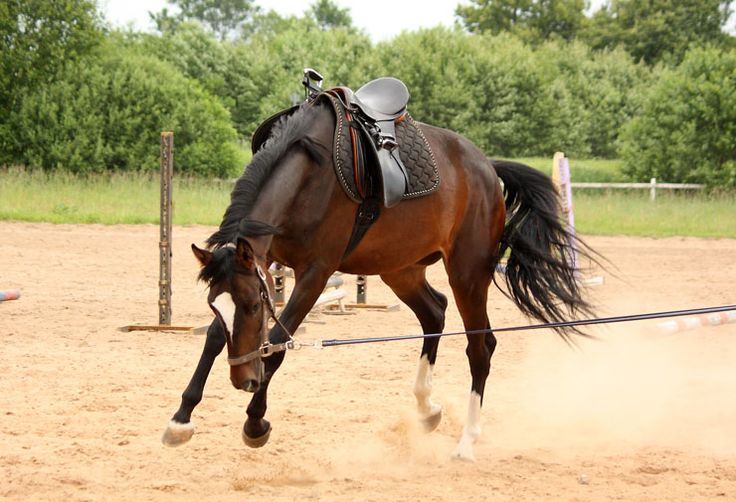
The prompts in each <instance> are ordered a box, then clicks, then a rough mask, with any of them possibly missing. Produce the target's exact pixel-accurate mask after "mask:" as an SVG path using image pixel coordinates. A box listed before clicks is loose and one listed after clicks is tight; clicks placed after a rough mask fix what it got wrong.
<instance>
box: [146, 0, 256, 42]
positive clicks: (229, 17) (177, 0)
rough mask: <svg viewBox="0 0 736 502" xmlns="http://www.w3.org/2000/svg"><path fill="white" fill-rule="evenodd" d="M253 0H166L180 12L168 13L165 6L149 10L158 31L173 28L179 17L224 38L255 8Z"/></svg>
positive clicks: (232, 32)
mask: <svg viewBox="0 0 736 502" xmlns="http://www.w3.org/2000/svg"><path fill="white" fill-rule="evenodd" d="M253 2H254V0H168V3H169V5H172V6H176V7H178V10H179V12H178V13H177V14H174V15H170V14H169V10H168V9H166V8H164V9H163V10H161V12H159V13H156V14H154V13H149V14H150V16H151V18H152V19H153V21H154V22H155V23H156V26H157V27H158V29H159V31H161V32H166V31H172V30H173V31H175V30H176V29H177V27H178V25H179V23H181V22H182V21H198V22H200V23H202V25H203V26H204V27H206V28H207V29H209V30H210V31H211V32H212V33H213V34H214V35H215V36H216V37H217V38H219V39H220V40H225V39H226V38H227V37H228V36H233V35H235V34H237V32H238V30H239V29H240V27H241V26H242V25H243V24H244V23H245V22H246V21H247V20H248V19H250V18H251V17H252V16H253V15H254V14H256V13H257V12H258V7H257V6H255V5H254V3H253Z"/></svg>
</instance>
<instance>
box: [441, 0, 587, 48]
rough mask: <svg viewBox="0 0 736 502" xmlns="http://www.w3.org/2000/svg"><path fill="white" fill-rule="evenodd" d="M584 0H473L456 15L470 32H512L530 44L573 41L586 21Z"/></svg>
mask: <svg viewBox="0 0 736 502" xmlns="http://www.w3.org/2000/svg"><path fill="white" fill-rule="evenodd" d="M585 7H586V5H585V0H472V1H471V4H470V5H463V4H460V5H458V7H457V8H456V9H455V14H456V15H457V16H458V17H459V18H460V19H461V20H462V22H463V25H464V26H465V28H467V29H468V30H469V31H471V32H477V33H491V34H494V35H497V34H499V33H506V32H511V33H514V34H516V35H519V36H521V37H522V38H523V39H524V40H525V41H527V42H529V43H533V44H538V43H542V42H544V41H545V40H550V39H552V38H561V39H563V40H572V39H574V38H575V37H576V35H577V33H578V31H580V29H581V28H582V26H583V24H584V20H585V13H584V10H585Z"/></svg>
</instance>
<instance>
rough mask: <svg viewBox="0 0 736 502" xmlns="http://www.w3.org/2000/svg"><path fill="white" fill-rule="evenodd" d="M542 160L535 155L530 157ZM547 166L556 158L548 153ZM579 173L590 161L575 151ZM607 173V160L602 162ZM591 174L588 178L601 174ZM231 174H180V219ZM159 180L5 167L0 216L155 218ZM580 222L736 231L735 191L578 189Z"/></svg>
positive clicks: (201, 213)
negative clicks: (653, 196) (652, 198)
mask: <svg viewBox="0 0 736 502" xmlns="http://www.w3.org/2000/svg"><path fill="white" fill-rule="evenodd" d="M524 161H525V162H527V163H530V164H532V165H536V162H535V161H534V159H525V160H524ZM542 162H543V164H544V165H543V166H542V167H547V169H549V166H550V164H551V162H550V159H544V160H543V161H542ZM571 164H572V165H571V169H572V172H573V177H575V178H579V177H578V175H577V174H576V173H577V172H578V171H579V168H580V165H583V166H584V165H588V161H576V160H575V159H571ZM597 164H598V163H597V162H595V161H594V162H593V163H592V165H594V166H595V167H596V169H595V170H596V171H599V173H600V174H601V175H603V174H604V172H603V171H605V170H606V169H605V168H606V166H602V167H601V169H597V168H598V167H599V166H598V165H597ZM603 180H604V179H603V178H593V179H590V181H603ZM231 189H232V185H231V184H229V183H227V182H225V181H216V180H207V179H202V178H194V179H188V178H186V177H184V176H175V177H174V198H175V202H176V205H175V208H174V223H175V224H178V225H185V224H202V225H217V224H218V223H219V222H220V221H221V219H222V208H223V207H225V206H227V204H228V202H229V193H230V191H231ZM159 190H160V187H159V181H158V178H157V177H156V176H155V175H154V174H153V173H127V172H126V173H105V174H104V175H87V176H78V175H73V174H70V173H67V172H59V171H54V172H50V173H48V172H39V171H31V170H17V169H9V170H4V169H0V200H2V201H3V204H0V220H22V221H50V222H55V223H104V224H118V223H157V222H158V218H159V204H158V202H159ZM573 197H574V202H575V223H576V226H577V229H578V231H579V232H581V233H585V234H598V235H621V234H627V235H648V236H656V237H662V236H668V235H690V236H698V237H728V238H735V237H736V195H734V194H733V193H731V194H717V195H716V194H709V195H705V194H698V195H684V194H666V193H664V192H662V193H660V192H659V191H658V192H657V200H656V202H651V201H650V200H649V194H648V192H647V191H638V192H634V191H618V190H617V191H608V192H604V193H600V192H597V191H589V190H579V191H578V190H576V191H575V192H574V194H573Z"/></svg>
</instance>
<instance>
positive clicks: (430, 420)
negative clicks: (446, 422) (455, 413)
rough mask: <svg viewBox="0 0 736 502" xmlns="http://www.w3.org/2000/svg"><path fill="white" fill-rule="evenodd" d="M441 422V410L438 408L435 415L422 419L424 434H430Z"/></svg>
mask: <svg viewBox="0 0 736 502" xmlns="http://www.w3.org/2000/svg"><path fill="white" fill-rule="evenodd" d="M441 421H442V408H440V409H439V410H438V411H437V412H436V413H434V414H432V415H427V416H426V417H424V418H422V427H424V432H432V431H433V430H435V429H436V428H437V427H438V426H439V425H440V422H441Z"/></svg>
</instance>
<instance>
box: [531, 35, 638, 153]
mask: <svg viewBox="0 0 736 502" xmlns="http://www.w3.org/2000/svg"><path fill="white" fill-rule="evenodd" d="M535 59H536V61H537V65H539V67H540V69H542V71H543V72H544V73H545V74H546V75H547V76H548V86H547V90H548V92H549V93H550V95H551V98H552V100H553V101H554V103H555V111H554V112H553V114H552V116H551V117H550V127H551V131H550V138H549V139H550V143H549V146H548V148H547V151H556V150H562V151H564V152H566V153H568V154H569V155H572V156H577V157H591V156H593V157H603V158H614V157H616V156H617V153H618V151H617V140H618V136H619V132H620V129H621V126H622V125H623V124H624V123H626V122H627V121H628V120H630V119H631V118H632V117H633V116H635V114H636V113H637V112H638V110H639V108H640V106H641V99H640V98H641V95H642V92H643V90H644V89H645V88H646V87H647V86H648V85H650V84H651V72H650V71H649V68H648V67H646V66H645V65H643V64H635V63H633V62H632V61H631V58H630V57H629V55H628V54H627V53H626V52H625V51H624V50H623V49H616V50H613V51H603V52H595V51H592V50H591V49H590V48H589V47H588V46H586V45H585V44H583V43H581V42H572V43H566V44H564V45H563V44H562V43H559V42H551V43H547V44H544V45H542V46H541V47H539V49H538V50H537V51H536V53H535Z"/></svg>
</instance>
